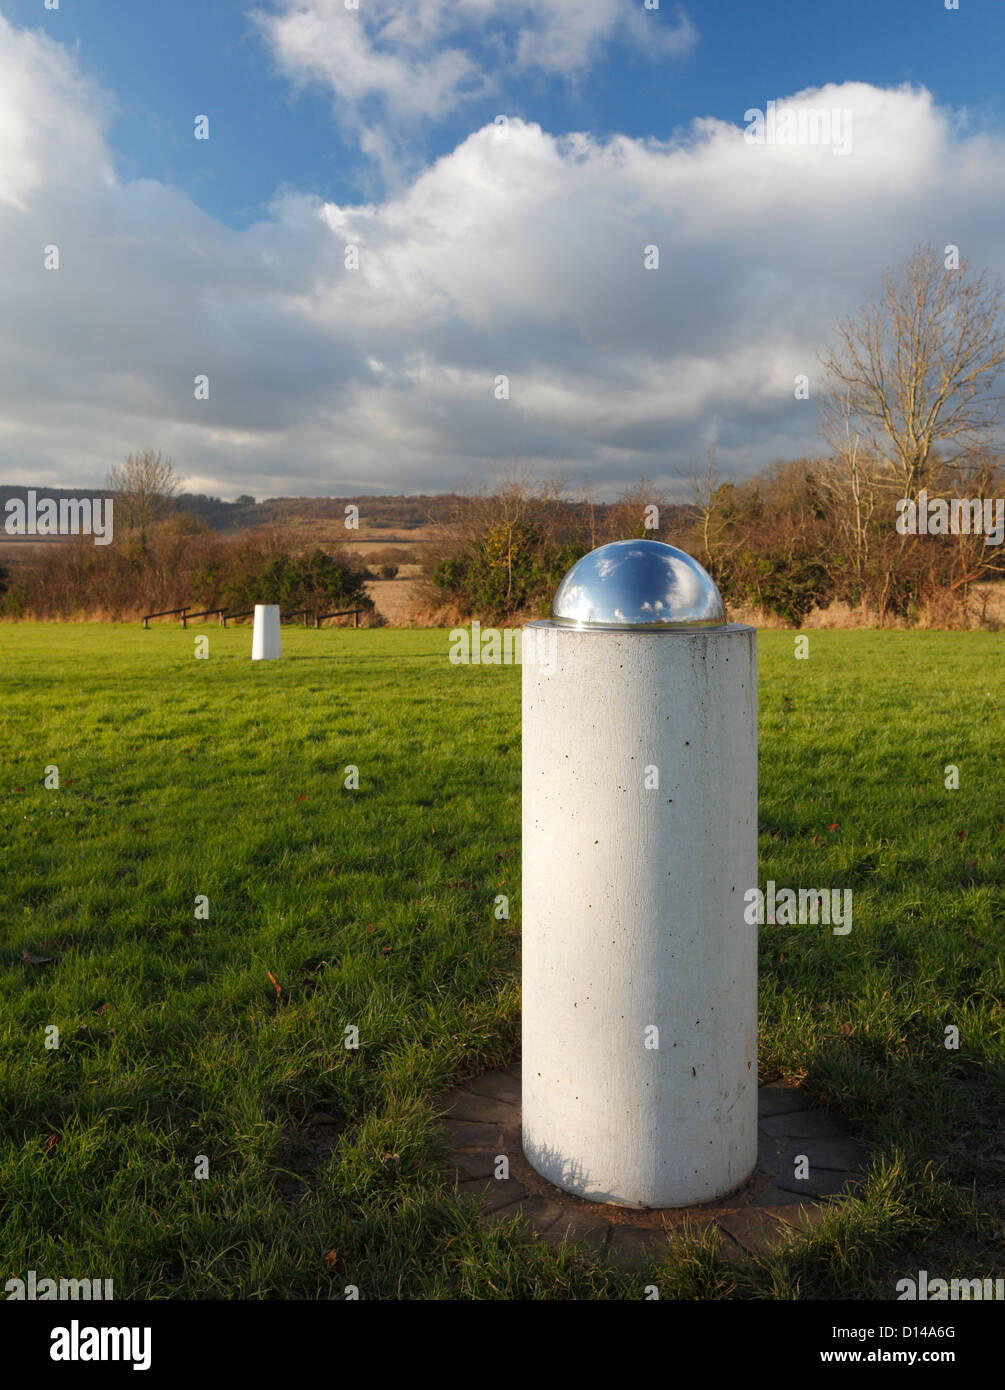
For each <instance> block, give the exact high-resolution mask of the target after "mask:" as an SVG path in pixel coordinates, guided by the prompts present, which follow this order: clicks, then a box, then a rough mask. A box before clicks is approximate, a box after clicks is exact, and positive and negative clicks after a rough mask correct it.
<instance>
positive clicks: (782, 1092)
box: [757, 1084, 810, 1123]
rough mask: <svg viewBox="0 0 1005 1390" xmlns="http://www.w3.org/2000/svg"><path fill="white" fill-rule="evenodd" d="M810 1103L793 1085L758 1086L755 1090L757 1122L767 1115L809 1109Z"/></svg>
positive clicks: (786, 1113)
mask: <svg viewBox="0 0 1005 1390" xmlns="http://www.w3.org/2000/svg"><path fill="white" fill-rule="evenodd" d="M809 1108H810V1103H809V1101H808V1100H807V1099H806V1097H805V1096H804V1095H803V1093H802V1092H801V1091H800V1090H798V1088H797V1087H795V1086H779V1085H777V1084H776V1085H771V1086H760V1087H758V1091H757V1118H758V1123H760V1121H762V1120H765V1119H767V1118H768V1116H769V1115H790V1114H793V1113H795V1112H796V1111H799V1110H809Z"/></svg>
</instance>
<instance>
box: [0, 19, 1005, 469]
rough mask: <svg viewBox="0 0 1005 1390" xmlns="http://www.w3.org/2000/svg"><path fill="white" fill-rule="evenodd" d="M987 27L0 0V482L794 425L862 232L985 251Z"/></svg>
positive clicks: (693, 438)
mask: <svg viewBox="0 0 1005 1390" xmlns="http://www.w3.org/2000/svg"><path fill="white" fill-rule="evenodd" d="M652 2H653V0H650V3H652ZM348 3H350V4H351V3H352V0H348ZM1003 59H1005V6H1003V5H1001V4H1000V3H996V4H993V5H992V4H991V3H979V0H961V3H960V8H959V10H947V9H946V8H945V3H944V0H842V3H841V4H840V5H818V6H807V5H806V4H804V3H802V0H800V3H794V2H793V3H784V2H783V0H775V3H771V4H765V5H752V4H750V3H746V0H744V3H741V2H740V0H700V3H699V0H694V3H692V4H690V5H685V6H676V5H675V4H674V3H672V0H659V7H658V8H654V9H647V8H646V5H645V0H358V7H357V8H347V0H258V3H257V4H254V3H251V4H249V3H246V2H244V3H242V2H241V0H212V4H206V3H204V0H171V3H170V4H157V3H155V2H154V0H91V3H88V4H85V3H84V0H59V7H58V8H57V9H45V8H44V5H43V0H0V250H2V255H0V358H2V368H0V481H2V482H7V483H33V484H40V485H46V484H49V485H61V486H73V487H78V488H81V489H84V488H86V487H88V486H92V487H93V486H95V485H100V484H101V483H102V482H103V481H104V479H105V476H106V473H107V470H108V467H109V465H110V464H111V463H113V462H115V461H116V460H117V459H120V458H121V457H123V456H124V455H125V454H127V453H129V452H130V451H133V450H138V449H143V448H156V449H161V450H163V451H165V452H166V453H168V454H170V456H171V457H172V458H173V460H174V462H175V465H176V467H177V469H178V471H179V472H180V473H181V474H182V475H183V476H184V477H185V479H186V481H187V485H188V486H189V487H190V488H191V489H193V490H197V491H205V492H212V493H215V494H217V495H221V496H224V497H233V496H236V495H237V494H239V493H249V492H250V493H253V494H254V495H256V496H259V497H262V496H270V495H278V494H284V495H293V494H308V495H324V494H328V495H332V494H342V495H344V494H347V493H357V492H367V491H369V492H403V491H404V492H434V491H440V490H444V489H452V488H457V487H462V486H465V485H469V484H474V485H476V486H477V485H481V484H483V483H487V482H491V480H492V479H493V478H494V477H497V476H499V475H500V474H502V473H504V472H505V471H506V470H507V468H509V467H510V466H511V465H512V462H513V460H514V458H519V459H520V461H521V463H522V464H523V465H524V467H525V468H526V469H527V470H528V471H530V472H532V473H537V474H539V475H549V476H550V475H554V474H555V473H557V472H562V473H563V474H564V476H565V477H566V478H567V479H568V481H569V483H570V484H571V485H572V486H573V487H578V486H581V485H585V484H588V485H590V486H592V487H593V488H594V489H595V491H596V492H597V493H598V495H600V496H614V495H616V494H617V493H618V492H619V491H620V490H621V489H622V488H623V487H624V486H626V485H628V484H630V483H631V482H632V481H633V480H635V479H637V478H638V477H639V476H640V475H645V476H647V477H649V478H652V479H654V480H655V481H656V482H658V483H662V484H666V485H669V487H670V488H671V490H672V488H673V480H674V479H679V478H680V477H682V476H686V475H687V474H688V472H690V471H691V469H692V467H693V461H694V459H695V458H696V457H697V456H698V455H699V454H700V453H701V452H702V451H703V450H704V449H705V448H706V447H707V446H708V445H709V444H710V443H715V444H716V446H717V449H718V455H719V459H720V463H721V464H722V465H723V466H724V468H725V469H726V471H729V472H733V473H736V474H742V473H746V472H751V471H754V470H756V469H758V468H760V467H762V466H763V465H764V464H766V463H769V462H770V461H771V460H772V459H775V458H782V457H794V456H797V455H799V454H801V453H804V452H807V451H813V450H815V449H816V448H817V447H818V415H817V404H816V400H815V399H814V397H815V394H816V393H817V392H818V390H819V388H820V387H821V385H822V381H821V375H820V366H819V353H820V351H821V350H822V348H823V347H824V346H825V344H826V342H827V340H828V335H829V333H830V330H831V327H832V324H833V322H834V319H835V317H836V316H838V315H841V314H845V313H850V312H852V311H854V310H855V309H856V308H857V307H858V306H859V305H860V304H861V303H862V301H863V300H864V299H866V298H867V297H868V296H869V295H870V294H871V293H872V292H873V291H874V290H875V289H876V288H877V286H878V283H879V280H880V277H881V275H882V272H883V270H884V268H886V267H888V266H890V267H897V266H899V265H901V264H902V263H903V262H904V261H905V260H906V259H907V257H908V256H909V255H910V254H911V252H912V251H913V250H914V249H915V247H916V246H917V245H918V244H919V243H927V242H931V243H933V244H935V245H937V246H938V247H940V248H941V247H944V246H946V245H949V244H954V245H958V246H959V247H960V249H961V252H962V254H964V255H966V256H969V257H970V258H971V259H972V261H973V262H975V263H977V264H978V265H987V266H990V267H992V268H993V269H994V271H995V272H996V273H997V272H999V271H1000V270H1001V268H1002V267H1003V265H1005V257H1003V250H1005V216H1003V214H1005V103H1003V99H1002V96H1001V87H1002V84H1001V71H1002V66H1003ZM770 102H774V103H775V104H776V105H775V108H774V109H775V115H776V118H777V122H776V125H775V127H774V130H773V132H771V131H770V128H769V127H766V128H765V132H764V133H765V139H764V140H763V141H762V142H761V143H755V142H754V141H753V140H751V139H750V138H749V137H750V136H751V135H752V134H755V133H756V132H757V125H756V123H755V122H754V121H753V118H752V117H750V116H749V114H748V113H750V112H752V111H754V110H760V111H764V112H767V110H768V103H770ZM832 113H837V114H836V115H833V116H832ZM800 114H801V115H802V117H803V126H802V131H803V135H802V139H801V140H800V139H798V138H796V139H793V138H790V136H789V132H791V135H792V136H798V132H799V130H800V127H799V125H798V124H797V121H798V117H799V116H800ZM198 117H204V118H205V122H204V123H203V124H202V126H201V127H200V132H201V133H204V132H205V131H206V128H207V123H208V136H209V138H208V139H197V138H196V134H197V118H198ZM828 123H829V124H830V131H829V133H828V131H827V129H826V127H827V124H828ZM814 132H815V133H816V135H817V137H818V138H817V141H816V142H815V143H813V142H811V138H810V137H811V136H812V135H813V133H814ZM768 133H772V134H773V137H774V138H773V141H772V140H769V139H768V138H767V135H768ZM828 141H829V142H828ZM52 248H57V254H58V269H57V268H54V262H55V255H54V253H53V250H52ZM352 248H356V249H355V250H353V249H352ZM647 248H650V249H649V250H648V252H647ZM651 248H657V253H658V268H655V260H656V255H655V254H654V252H653V250H652V249H651ZM356 259H358V265H356V264H355V260H356ZM647 261H648V263H649V265H648V266H647ZM802 374H805V375H806V376H807V377H808V378H809V383H810V387H809V389H810V399H809V400H801V399H797V398H796V392H795V382H796V378H797V377H798V376H800V375H802ZM197 378H208V398H206V387H205V386H202V387H201V388H200V386H199V385H197ZM501 378H506V383H504V384H503V385H500V379H501ZM507 386H508V398H507V393H506V389H505V388H506V387H507ZM500 397H502V398H500Z"/></svg>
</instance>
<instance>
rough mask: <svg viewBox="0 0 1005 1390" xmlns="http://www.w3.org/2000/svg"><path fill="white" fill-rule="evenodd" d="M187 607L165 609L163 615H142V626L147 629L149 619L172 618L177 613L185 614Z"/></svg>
mask: <svg viewBox="0 0 1005 1390" xmlns="http://www.w3.org/2000/svg"><path fill="white" fill-rule="evenodd" d="M187 612H188V605H187V604H186V605H185V607H184V608H165V609H164V612H163V613H144V615H143V626H144V627H145V628H149V626H150V619H151V618H173V617H174V616H175V615H176V614H178V613H187Z"/></svg>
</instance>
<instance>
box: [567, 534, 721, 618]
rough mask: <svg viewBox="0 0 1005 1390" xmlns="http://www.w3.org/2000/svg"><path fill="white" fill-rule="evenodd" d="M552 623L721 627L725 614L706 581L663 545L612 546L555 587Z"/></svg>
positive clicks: (616, 543)
mask: <svg viewBox="0 0 1005 1390" xmlns="http://www.w3.org/2000/svg"><path fill="white" fill-rule="evenodd" d="M551 621H552V622H553V623H558V624H560V625H561V626H562V627H578V628H642V629H650V630H652V631H655V632H659V631H667V632H673V631H676V630H678V629H681V628H695V627H722V626H724V625H725V622H726V609H725V606H724V604H723V602H722V598H721V596H720V594H719V590H718V589H717V588H716V586H715V581H714V580H713V579H712V577H711V575H710V574H708V572H707V571H706V570H705V569H703V568H702V566H701V565H699V563H698V561H697V560H692V558H691V556H690V555H685V553H684V551H683V550H677V549H676V547H675V546H672V545H665V544H664V542H663V541H643V540H639V541H612V542H611V544H610V545H602V546H600V547H598V549H596V550H591V551H590V553H589V555H584V556H583V558H582V559H581V560H578V561H577V562H576V564H574V565H573V567H572V569H571V570H570V571H569V573H568V574H567V575H566V576H565V578H564V579H563V580H562V582H561V584H559V586H558V588H557V590H556V591H555V598H554V601H553V603H552V605H551Z"/></svg>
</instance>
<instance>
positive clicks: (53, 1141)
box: [45, 1134, 59, 1154]
mask: <svg viewBox="0 0 1005 1390" xmlns="http://www.w3.org/2000/svg"><path fill="white" fill-rule="evenodd" d="M58 1144H59V1135H58V1134H50V1135H49V1137H48V1139H47V1140H46V1141H45V1152H46V1153H47V1154H51V1153H52V1151H53V1149H54V1148H56V1147H57V1146H58Z"/></svg>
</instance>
